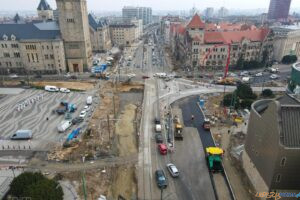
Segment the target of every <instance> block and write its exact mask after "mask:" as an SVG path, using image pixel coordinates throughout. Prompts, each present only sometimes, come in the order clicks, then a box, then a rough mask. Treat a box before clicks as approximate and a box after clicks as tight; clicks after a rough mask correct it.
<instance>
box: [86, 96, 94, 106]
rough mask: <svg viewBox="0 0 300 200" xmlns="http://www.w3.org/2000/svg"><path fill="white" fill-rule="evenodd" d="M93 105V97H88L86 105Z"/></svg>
mask: <svg viewBox="0 0 300 200" xmlns="http://www.w3.org/2000/svg"><path fill="white" fill-rule="evenodd" d="M92 103H93V97H92V96H88V97H87V98H86V104H87V105H92Z"/></svg>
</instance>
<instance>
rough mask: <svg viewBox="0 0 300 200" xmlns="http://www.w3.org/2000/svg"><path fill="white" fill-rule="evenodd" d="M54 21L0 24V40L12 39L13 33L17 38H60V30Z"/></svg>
mask: <svg viewBox="0 0 300 200" xmlns="http://www.w3.org/2000/svg"><path fill="white" fill-rule="evenodd" d="M53 23H54V22H44V23H37V24H35V23H27V24H0V40H4V39H5V38H7V39H10V38H11V36H12V35H13V36H14V37H15V39H16V40H22V39H24V40H26V39H57V38H60V30H59V29H58V28H57V25H55V24H53ZM3 36H7V37H3Z"/></svg>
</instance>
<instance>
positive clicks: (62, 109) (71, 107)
mask: <svg viewBox="0 0 300 200" xmlns="http://www.w3.org/2000/svg"><path fill="white" fill-rule="evenodd" d="M76 110H77V107H76V105H75V104H73V103H68V102H66V101H62V102H60V105H59V106H58V108H57V109H56V113H57V114H59V115H63V114H65V113H66V112H67V111H68V112H75V111H76Z"/></svg>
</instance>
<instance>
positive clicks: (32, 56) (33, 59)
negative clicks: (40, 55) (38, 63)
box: [31, 53, 35, 62]
mask: <svg viewBox="0 0 300 200" xmlns="http://www.w3.org/2000/svg"><path fill="white" fill-rule="evenodd" d="M31 57H32V61H33V62H35V60H34V55H33V53H32V54H31Z"/></svg>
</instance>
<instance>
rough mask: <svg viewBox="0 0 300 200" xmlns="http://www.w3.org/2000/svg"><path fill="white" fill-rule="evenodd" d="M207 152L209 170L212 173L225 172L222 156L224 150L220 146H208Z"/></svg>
mask: <svg viewBox="0 0 300 200" xmlns="http://www.w3.org/2000/svg"><path fill="white" fill-rule="evenodd" d="M205 153H206V161H207V165H208V169H209V171H211V172H212V173H215V172H223V171H224V168H223V165H222V158H223V155H224V150H223V149H221V148H219V147H207V148H206V149H205Z"/></svg>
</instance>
